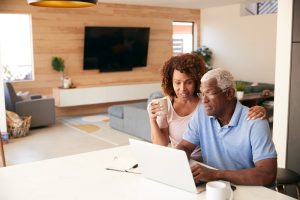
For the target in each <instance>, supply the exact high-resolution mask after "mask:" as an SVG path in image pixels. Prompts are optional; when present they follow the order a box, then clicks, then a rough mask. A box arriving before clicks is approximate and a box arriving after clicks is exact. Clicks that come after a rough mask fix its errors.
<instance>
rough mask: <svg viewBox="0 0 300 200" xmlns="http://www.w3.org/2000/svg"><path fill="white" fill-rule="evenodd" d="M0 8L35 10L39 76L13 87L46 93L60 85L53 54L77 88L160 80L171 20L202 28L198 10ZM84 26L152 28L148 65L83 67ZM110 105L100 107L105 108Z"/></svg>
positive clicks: (18, 2) (22, 4)
mask: <svg viewBox="0 0 300 200" xmlns="http://www.w3.org/2000/svg"><path fill="white" fill-rule="evenodd" d="M0 13H29V14H31V15H32V34H33V51H34V68H35V69H34V70H35V80H34V81H30V82H22V83H14V86H15V87H16V89H17V90H22V91H25V90H26V91H30V92H34V93H41V94H43V95H48V96H51V95H52V88H53V87H58V86H59V85H60V73H58V72H56V71H54V70H53V69H52V67H51V58H52V57H53V56H61V57H62V58H63V59H64V60H65V65H66V68H65V73H66V74H67V75H68V76H69V77H71V78H72V80H73V82H74V83H75V84H76V85H77V86H78V87H88V86H100V85H117V84H128V83H145V82H158V81H160V76H159V73H158V72H159V69H160V67H161V66H162V65H163V63H164V62H165V61H166V60H167V59H168V58H169V57H170V56H171V55H172V22H173V21H193V22H195V24H197V31H198V33H199V30H200V28H199V20H200V11H199V10H193V9H178V8H176V9H175V8H164V7H150V6H132V5H121V4H103V3H99V4H98V5H97V6H95V7H90V8H76V9H68V8H43V7H34V6H29V5H28V4H27V3H26V0H1V5H0ZM85 26H129V27H150V42H149V50H148V62H147V66H146V67H141V68H134V69H133V71H129V72H110V73H99V72H98V71H97V70H90V71H84V70H83V66H82V65H83V40H84V27H85ZM198 41H199V39H198ZM108 105H109V104H107V105H101V106H100V105H99V106H100V107H103V109H102V110H104V107H105V106H108ZM74 109H75V110H81V111H82V110H84V113H80V112H79V111H76V112H72V111H71V110H74ZM89 113H96V111H95V106H87V107H86V108H85V109H82V108H79V109H76V108H64V109H61V108H58V109H57V114H58V115H70V114H71V115H74V114H89Z"/></svg>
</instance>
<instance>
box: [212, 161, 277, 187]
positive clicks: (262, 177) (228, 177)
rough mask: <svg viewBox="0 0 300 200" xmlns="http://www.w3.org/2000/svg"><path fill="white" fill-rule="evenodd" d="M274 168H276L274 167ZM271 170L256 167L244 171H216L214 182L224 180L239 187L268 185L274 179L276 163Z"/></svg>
mask: <svg viewBox="0 0 300 200" xmlns="http://www.w3.org/2000/svg"><path fill="white" fill-rule="evenodd" d="M275 166H276V167H275ZM275 166H274V167H272V168H266V167H264V166H256V167H255V168H252V169H244V170H232V171H231V170H217V171H216V172H215V179H216V180H225V181H229V182H231V183H234V184H239V185H270V184H272V183H274V181H275V179H276V172H277V163H276V164H275Z"/></svg>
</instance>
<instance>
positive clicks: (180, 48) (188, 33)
mask: <svg viewBox="0 0 300 200" xmlns="http://www.w3.org/2000/svg"><path fill="white" fill-rule="evenodd" d="M193 36H194V23H193V22H173V55H177V54H181V53H190V52H192V51H193Z"/></svg>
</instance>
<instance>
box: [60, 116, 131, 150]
mask: <svg viewBox="0 0 300 200" xmlns="http://www.w3.org/2000/svg"><path fill="white" fill-rule="evenodd" d="M59 120H60V121H61V122H62V123H63V124H65V125H67V126H69V127H71V128H73V129H75V130H77V131H80V132H82V133H84V134H87V135H89V136H91V137H96V138H98V139H100V140H103V141H105V142H108V143H111V144H113V145H115V146H120V145H126V144H128V139H129V138H134V137H133V136H131V135H128V134H126V133H123V132H121V131H118V130H115V129H112V128H111V127H110V126H109V117H108V115H107V114H106V113H104V114H99V115H93V116H78V117H76V116H75V117H62V118H59Z"/></svg>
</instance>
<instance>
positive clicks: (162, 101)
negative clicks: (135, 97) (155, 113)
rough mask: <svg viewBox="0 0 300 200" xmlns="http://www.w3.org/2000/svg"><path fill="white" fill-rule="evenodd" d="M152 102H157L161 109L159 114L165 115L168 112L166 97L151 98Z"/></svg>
mask: <svg viewBox="0 0 300 200" xmlns="http://www.w3.org/2000/svg"><path fill="white" fill-rule="evenodd" d="M152 102H153V103H158V104H159V106H160V108H161V110H160V112H159V116H165V115H167V113H168V100H167V97H163V98H159V99H153V100H152Z"/></svg>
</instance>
